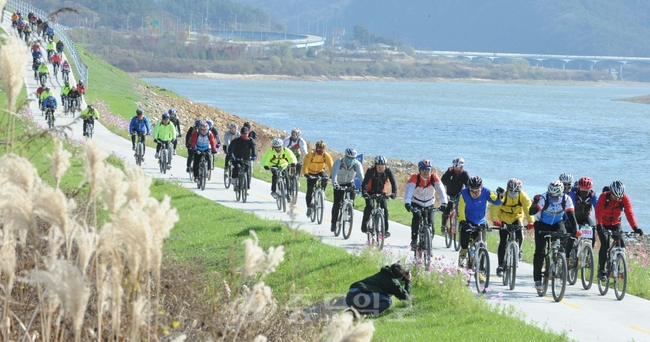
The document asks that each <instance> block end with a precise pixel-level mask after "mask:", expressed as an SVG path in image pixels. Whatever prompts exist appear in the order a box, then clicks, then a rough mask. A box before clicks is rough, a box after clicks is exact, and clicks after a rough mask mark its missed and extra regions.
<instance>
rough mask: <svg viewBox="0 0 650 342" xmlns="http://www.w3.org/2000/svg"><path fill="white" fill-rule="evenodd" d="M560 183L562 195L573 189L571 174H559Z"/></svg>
mask: <svg viewBox="0 0 650 342" xmlns="http://www.w3.org/2000/svg"><path fill="white" fill-rule="evenodd" d="M559 179H560V182H562V185H564V193H565V194H568V193H569V192H571V189H573V174H572V173H570V172H562V173H560V178H559Z"/></svg>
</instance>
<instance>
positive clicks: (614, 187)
mask: <svg viewBox="0 0 650 342" xmlns="http://www.w3.org/2000/svg"><path fill="white" fill-rule="evenodd" d="M609 192H610V193H611V194H612V196H614V197H616V198H622V197H623V194H625V185H623V182H621V181H617V180H615V181H613V182H612V184H610V185H609Z"/></svg>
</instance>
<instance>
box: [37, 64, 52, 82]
mask: <svg viewBox="0 0 650 342" xmlns="http://www.w3.org/2000/svg"><path fill="white" fill-rule="evenodd" d="M43 75H46V76H47V77H48V78H49V77H50V69H49V68H48V67H47V63H45V62H41V65H39V66H38V79H39V80H40V79H41V77H42V76H43Z"/></svg>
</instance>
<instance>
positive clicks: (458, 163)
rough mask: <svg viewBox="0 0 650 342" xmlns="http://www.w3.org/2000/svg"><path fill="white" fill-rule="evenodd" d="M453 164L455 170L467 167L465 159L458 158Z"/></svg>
mask: <svg viewBox="0 0 650 342" xmlns="http://www.w3.org/2000/svg"><path fill="white" fill-rule="evenodd" d="M451 163H452V165H453V166H454V167H455V168H457V169H462V168H463V166H465V159H463V158H461V157H458V158H456V159H454V160H453V161H452V162H451Z"/></svg>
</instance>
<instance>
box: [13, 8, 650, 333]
mask: <svg viewBox="0 0 650 342" xmlns="http://www.w3.org/2000/svg"><path fill="white" fill-rule="evenodd" d="M7 18H8V17H7V13H5V21H4V22H3V23H2V27H3V28H4V29H5V31H8V26H9V25H7V23H8V22H10V20H6V19H7ZM25 61H26V62H25V68H27V70H28V71H31V55H28V56H26V59H25ZM32 76H33V74H32V73H30V72H28V73H27V75H26V82H27V89H28V93H29V94H33V93H34V92H35V90H36V87H37V84H36V81H35V80H34V79H33V77H32ZM72 81H73V80H71V82H72ZM58 89H59V88H58V87H57V88H56V89H55V91H58ZM91 91H92V90H91ZM57 95H58V93H57ZM34 98H35V97H34V95H30V99H34ZM31 108H32V110H33V111H34V113H35V115H34V119H35V120H36V121H37V122H38V123H39V124H41V125H42V126H44V127H46V126H47V125H46V123H45V120H44V118H43V117H41V116H40V110H38V108H37V101H34V102H32V103H31ZM84 108H85V103H84ZM134 108H135V106H134ZM160 114H162V113H160ZM156 115H158V114H156ZM180 115H187V113H180ZM70 122H72V119H71V118H70V117H64V116H62V115H61V109H60V108H59V110H58V111H57V121H56V123H55V124H56V125H64V124H68V123H70ZM81 125H82V123H81V120H77V121H76V122H74V123H73V124H72V125H71V128H72V134H73V136H74V137H75V138H77V139H83V138H81V135H82V126H81ZM94 138H95V139H97V140H99V141H101V142H102V145H103V146H105V147H106V148H107V149H108V150H109V152H112V153H115V154H116V155H118V156H120V157H121V158H123V159H124V161H125V163H126V164H129V165H134V164H135V159H134V157H133V151H132V150H131V141H130V140H126V139H124V138H122V137H119V136H117V135H115V134H113V133H111V132H110V131H109V130H108V129H106V128H105V127H104V126H103V125H102V124H101V123H100V122H97V121H96V123H95V136H94ZM147 138H148V139H150V138H151V137H147ZM154 153H155V150H154V149H151V148H147V151H146V155H145V160H144V163H143V165H142V169H143V170H144V171H145V172H146V173H147V174H149V175H151V176H152V177H155V178H162V179H169V180H173V181H178V182H180V184H182V185H183V186H185V187H187V188H189V189H193V190H194V191H196V192H197V193H198V194H200V195H201V196H204V197H206V198H208V199H211V200H213V201H215V202H216V203H220V204H222V205H226V206H229V207H232V208H236V209H241V210H244V211H246V212H250V213H254V214H256V215H258V216H259V217H262V218H266V219H272V220H280V221H283V222H286V223H287V224H290V225H291V226H292V227H294V228H296V229H302V230H305V231H307V232H309V233H311V234H313V235H315V236H317V237H319V238H320V239H321V241H322V242H323V243H327V244H330V245H334V246H337V247H341V248H344V249H346V250H347V251H349V252H355V251H356V250H358V249H359V248H363V247H364V246H365V243H366V237H365V234H362V233H361V228H360V222H361V215H362V213H361V212H359V211H355V214H354V225H353V226H354V228H353V232H352V235H351V237H350V239H349V240H344V239H343V238H342V237H341V236H339V237H334V236H333V234H332V233H330V231H329V227H330V220H329V218H330V217H331V214H330V213H331V203H330V202H325V213H324V220H323V223H322V224H321V225H318V224H316V223H312V222H311V221H310V220H309V218H307V217H306V215H305V212H306V210H305V208H306V204H305V197H304V194H303V193H301V194H299V198H298V202H297V206H296V208H295V214H296V216H295V218H293V219H292V218H291V217H290V215H289V213H282V212H280V211H279V210H278V209H277V207H276V203H275V201H274V200H273V199H272V197H271V195H270V184H269V183H267V182H264V181H260V180H258V179H252V183H251V189H250V192H249V197H248V201H247V202H246V203H242V202H238V201H236V200H235V194H234V191H233V189H232V187H231V188H230V189H225V187H224V186H223V170H222V169H219V168H215V170H214V171H213V176H212V181H210V182H208V183H207V184H206V189H205V191H200V190H197V189H196V184H195V183H193V182H190V181H189V179H188V175H187V174H186V173H185V161H186V160H185V158H182V157H178V156H174V158H173V159H172V166H173V167H172V169H171V170H169V171H168V172H167V174H166V175H162V174H161V173H160V172H159V169H158V164H157V160H156V159H154V158H153V157H154ZM260 154H261V153H260ZM257 167H259V165H258V166H257ZM390 232H391V234H392V236H391V237H390V238H389V239H387V240H386V243H387V245H386V247H385V249H388V250H392V251H393V252H394V253H397V254H404V253H408V254H409V255H412V252H410V251H409V248H408V244H409V242H410V227H407V226H404V225H401V224H398V223H395V222H390ZM491 234H495V233H491ZM524 243H529V244H530V243H532V241H525V242H524ZM433 247H434V250H433V253H434V256H436V257H440V258H442V259H443V260H445V261H448V262H452V263H455V262H456V260H457V256H458V253H457V252H455V251H453V250H451V249H447V248H445V247H444V238H441V237H440V236H436V237H435V238H434V240H433ZM596 253H597V251H596ZM496 260H497V257H496V255H495V254H490V261H491V279H490V280H491V285H490V288H491V290H492V291H491V292H489V293H488V294H487V295H484V297H485V298H486V300H488V301H491V302H494V303H497V302H498V300H495V299H492V297H496V298H499V297H500V296H499V294H502V296H501V297H500V298H501V302H502V303H506V304H510V305H513V306H514V307H515V308H516V309H517V310H518V312H520V313H522V314H523V315H524V317H522V319H524V320H525V321H526V322H528V323H532V324H536V325H539V326H542V327H548V328H550V329H552V330H555V331H566V332H567V335H568V336H569V338H572V339H575V340H579V341H594V340H601V341H630V340H636V341H643V340H646V341H649V340H650V319H649V318H647V317H645V315H646V313H647V312H650V301H648V300H645V299H641V298H638V297H636V296H632V295H629V294H627V295H626V296H625V299H624V300H623V301H620V302H619V301H617V300H616V299H615V297H614V294H613V290H612V289H610V290H609V292H608V294H607V295H606V296H600V295H599V294H598V286H597V284H594V285H593V286H592V288H591V290H589V291H585V290H583V289H582V286H581V285H580V281H579V280H578V283H577V284H576V285H574V286H567V290H566V294H565V297H564V300H563V301H562V302H560V303H555V302H554V301H553V299H552V297H550V296H547V297H543V298H542V297H538V296H537V293H536V291H535V289H534V288H533V284H534V282H533V279H532V265H531V264H528V263H521V264H520V266H519V268H518V270H517V273H518V275H517V286H516V288H515V290H513V291H510V290H508V289H507V288H506V287H504V286H502V285H501V281H500V279H497V278H496V274H495V269H496ZM354 280H356V279H350V281H351V282H352V281H354ZM548 293H549V294H550V288H549V292H548Z"/></svg>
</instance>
